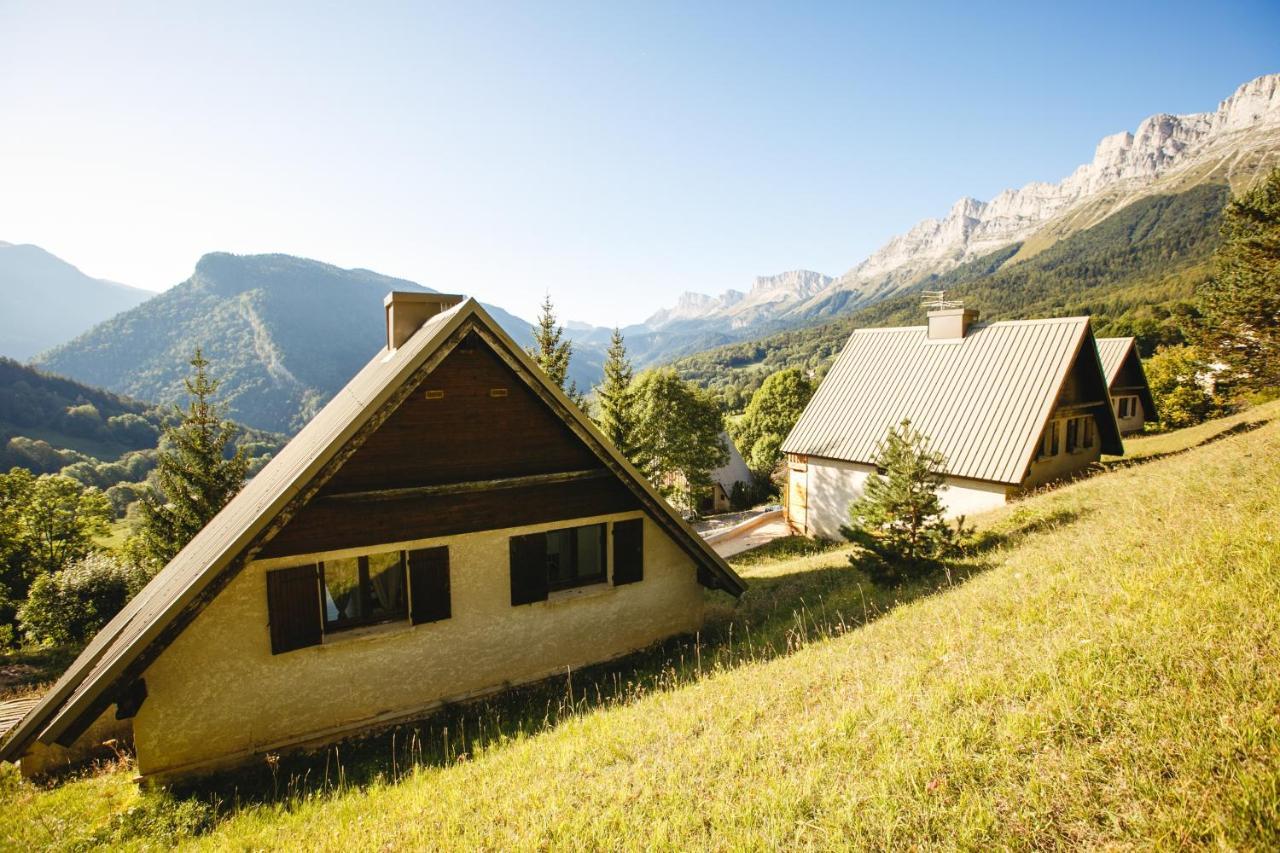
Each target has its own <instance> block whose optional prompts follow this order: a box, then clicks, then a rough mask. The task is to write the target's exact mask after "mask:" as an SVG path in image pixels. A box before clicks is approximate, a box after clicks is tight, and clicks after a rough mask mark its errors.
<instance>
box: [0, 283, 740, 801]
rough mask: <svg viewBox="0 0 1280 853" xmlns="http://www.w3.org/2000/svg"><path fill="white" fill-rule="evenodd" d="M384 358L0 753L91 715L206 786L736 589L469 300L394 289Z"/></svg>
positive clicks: (537, 670) (571, 661)
mask: <svg viewBox="0 0 1280 853" xmlns="http://www.w3.org/2000/svg"><path fill="white" fill-rule="evenodd" d="M386 329H387V338H386V346H385V347H384V348H383V349H382V350H381V351H380V352H378V353H377V355H375V356H374V357H373V360H372V361H370V362H369V363H368V365H366V366H365V367H364V369H363V370H361V371H360V372H359V373H358V374H357V375H356V376H355V378H353V379H352V380H351V382H350V383H349V384H348V385H347V386H346V387H345V388H343V389H342V390H341V391H339V392H338V394H337V395H336V396H335V397H334V398H333V400H331V401H330V402H329V404H328V405H327V406H326V407H325V408H324V409H323V410H322V411H321V412H320V413H319V414H318V415H316V417H315V418H314V419H313V420H312V421H311V422H310V423H309V424H308V425H307V426H306V427H305V428H304V429H303V430H302V431H301V432H300V433H298V435H297V437H295V438H294V439H293V440H292V441H291V442H289V444H288V445H287V446H286V447H285V448H284V449H283V450H282V451H281V452H280V453H279V454H278V455H277V456H276V457H275V458H274V459H273V460H272V461H271V462H270V464H268V465H267V466H266V468H264V469H263V470H262V471H261V472H260V473H259V474H258V475H257V476H256V477H254V478H253V479H252V480H251V481H250V482H249V483H248V484H247V485H246V486H245V488H244V489H243V490H242V491H241V492H240V494H238V495H237V496H236V497H235V498H234V499H233V500H232V501H231V502H230V503H229V504H228V505H227V506H226V508H224V509H223V510H222V512H220V513H219V514H218V515H217V517H215V518H214V519H213V520H212V521H211V522H210V523H209V524H208V525H207V526H206V527H205V528H204V530H202V531H201V532H200V533H199V534H198V535H197V536H196V537H195V538H194V539H192V540H191V542H190V543H189V544H188V545H187V546H186V547H185V548H184V549H183V550H182V551H181V552H180V553H179V554H178V555H177V556H176V557H175V558H174V559H173V561H172V562H170V563H169V565H168V566H166V567H165V568H164V569H163V570H162V571H161V572H160V573H159V574H158V575H157V576H156V577H155V579H154V580H152V581H151V583H150V584H148V586H147V587H146V588H145V589H143V590H142V592H141V593H139V595H138V596H137V597H135V598H134V600H133V601H131V602H130V603H129V604H128V605H127V606H126V607H125V609H124V610H123V611H122V612H121V613H120V614H119V615H118V616H116V618H115V619H113V620H112V621H111V622H110V623H109V624H108V625H107V626H106V627H105V628H104V629H103V630H102V631H101V632H100V633H99V634H98V635H97V636H96V637H95V638H94V639H93V640H92V641H91V642H90V643H89V645H88V647H87V648H86V649H85V651H84V652H83V653H82V654H81V655H80V657H79V658H77V660H76V661H75V662H74V663H73V664H72V665H71V667H70V669H68V670H67V672H66V673H65V674H64V675H63V676H62V678H61V679H59V681H58V682H57V684H55V686H54V687H53V688H52V690H50V692H49V693H48V694H47V695H46V696H45V697H44V698H43V699H42V700H41V701H40V702H39V703H38V704H37V705H36V706H35V707H34V708H30V709H29V710H27V711H26V712H25V714H24V715H23V717H22V719H21V720H20V721H19V722H18V723H17V725H16V726H14V727H13V728H12V730H10V731H9V732H8V734H7V736H6V737H5V738H4V740H3V742H2V743H0V759H4V760H14V759H18V758H22V759H23V765H24V770H26V771H27V772H34V771H39V770H42V769H45V768H47V767H49V766H50V765H51V764H53V763H56V762H57V761H61V760H65V758H66V755H67V754H66V753H65V752H60V751H59V750H65V749H74V748H75V747H76V746H77V739H78V738H81V736H82V735H83V734H84V733H86V732H87V731H91V730H93V729H94V727H95V724H97V723H99V722H100V721H101V720H103V719H107V720H110V719H114V718H121V719H129V720H131V721H132V729H133V738H134V742H135V745H136V750H137V769H138V772H139V773H140V774H141V775H142V776H144V777H152V778H159V779H166V778H172V777H177V776H185V775H191V774H199V773H203V772H206V771H209V770H213V769H216V768H219V767H223V766H227V765H233V764H236V763H240V762H243V761H245V760H247V759H249V758H251V757H253V756H255V755H259V754H261V753H264V752H268V751H276V750H280V749H284V748H288V747H291V746H295V745H298V744H303V743H306V744H317V743H323V742H326V741H332V740H335V739H339V738H341V737H343V736H345V735H347V734H350V733H353V732H358V731H362V730H366V729H369V728H372V727H376V726H380V725H384V724H388V723H393V722H396V721H399V720H405V719H410V718H413V717H415V716H418V715H421V714H422V713H423V712H424V711H426V710H427V709H430V708H432V707H433V706H436V705H439V704H440V703H442V702H447V701H456V700H462V699H467V698H469V697H474V696H478V695H481V694H484V693H487V692H491V691H494V690H498V689H501V688H503V687H505V686H507V685H511V684H517V683H521V682H528V681H533V680H536V679H540V678H544V677H547V676H549V675H551V674H553V673H557V672H563V671H564V670H565V668H566V667H580V666H583V665H586V664H590V663H595V662H598V661H602V660H605V659H608V658H612V657H616V656H619V655H623V654H626V653H628V652H631V651H633V650H635V649H638V648H641V647H643V646H646V645H648V644H650V643H653V642H655V641H657V640H660V639H663V638H665V637H668V636H671V635H674V634H679V633H684V632H691V631H694V630H695V629H697V628H698V626H699V625H700V624H701V621H702V613H703V594H702V590H703V588H704V587H709V588H713V589H722V590H726V591H728V592H730V593H732V594H735V595H736V594H740V593H741V592H742V590H743V588H744V584H743V582H742V580H741V579H740V578H739V577H738V576H737V575H736V574H734V572H733V571H732V570H731V569H730V568H729V567H728V566H727V565H726V564H725V562H724V561H723V560H722V559H721V558H720V557H719V556H717V555H716V553H715V552H714V551H713V550H712V549H711V548H710V547H709V546H708V545H706V543H704V542H703V541H702V539H701V538H700V537H698V536H697V535H696V534H695V533H694V532H693V531H692V529H691V528H689V526H688V525H687V524H685V522H684V521H683V520H682V519H681V518H680V516H679V515H678V514H677V513H675V512H674V511H673V510H672V509H671V507H670V506H668V505H667V503H666V502H665V501H664V500H663V499H662V498H661V497H660V496H659V495H658V494H657V492H655V491H654V490H653V488H652V487H651V486H650V485H649V484H648V483H647V482H646V480H645V479H644V477H642V476H641V475H640V474H639V472H637V471H636V469H635V468H633V467H632V466H631V464H630V463H628V462H627V461H626V460H625V459H624V458H623V457H622V456H621V455H620V454H619V453H618V451H617V450H616V449H615V448H614V447H612V446H611V445H610V444H609V442H608V440H607V439H605V438H604V437H603V436H602V435H601V434H600V432H599V431H597V430H596V428H595V427H594V426H593V425H592V424H591V423H590V421H589V420H588V419H587V418H586V417H584V416H583V414H582V412H581V411H580V410H579V409H578V408H577V406H575V405H574V404H573V403H572V402H571V401H570V400H569V399H568V398H567V397H566V396H565V394H564V393H563V392H562V391H561V390H560V389H559V388H557V387H555V385H554V384H553V383H551V382H550V381H549V380H548V379H547V377H546V376H545V374H543V373H542V371H541V370H539V369H538V368H537V366H535V365H534V363H533V362H532V360H530V358H529V357H528V356H527V355H526V354H525V353H524V351H523V350H522V349H521V348H520V347H519V346H517V345H516V344H515V343H514V342H513V341H512V340H511V338H510V337H508V336H507V334H506V333H505V332H503V331H502V329H501V328H500V327H499V326H498V324H497V323H496V322H495V321H494V320H493V319H492V318H491V317H490V316H489V315H488V313H486V312H485V310H484V309H483V308H481V307H480V305H479V304H478V303H477V302H475V300H472V299H466V300H462V298H461V297H454V296H444V295H441V294H430V293H393V294H390V295H389V296H388V297H387V300H386Z"/></svg>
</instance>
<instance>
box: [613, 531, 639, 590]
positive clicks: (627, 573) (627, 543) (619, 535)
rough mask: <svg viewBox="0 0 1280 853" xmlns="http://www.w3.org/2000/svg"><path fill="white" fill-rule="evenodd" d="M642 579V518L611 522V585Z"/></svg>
mask: <svg viewBox="0 0 1280 853" xmlns="http://www.w3.org/2000/svg"><path fill="white" fill-rule="evenodd" d="M641 580H644V519H643V518H633V519H631V520H629V521H615V522H614V523H613V585H614V586H620V585H622V584H624V583H635V582H636V581H641Z"/></svg>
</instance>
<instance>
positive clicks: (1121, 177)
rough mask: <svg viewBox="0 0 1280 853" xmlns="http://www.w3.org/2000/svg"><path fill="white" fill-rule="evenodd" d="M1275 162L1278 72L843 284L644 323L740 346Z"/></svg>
mask: <svg viewBox="0 0 1280 853" xmlns="http://www.w3.org/2000/svg"><path fill="white" fill-rule="evenodd" d="M1277 165H1280V74H1271V75H1267V76H1263V77H1259V78H1257V79H1255V80H1251V81H1250V82H1248V83H1245V84H1244V85H1242V86H1240V87H1239V88H1238V89H1237V90H1236V91H1235V93H1234V94H1232V95H1231V96H1230V97H1229V98H1227V99H1226V100H1224V101H1222V102H1221V103H1220V104H1219V106H1218V108H1217V110H1215V111H1213V112H1206V113H1192V114H1189V115H1170V114H1167V113H1160V114H1157V115H1153V116H1150V117H1149V118H1147V119H1146V120H1144V121H1143V122H1141V123H1140V124H1139V125H1138V127H1137V129H1136V130H1135V131H1133V132H1128V131H1124V132H1121V133H1117V134H1114V135H1111V136H1108V137H1105V138H1104V139H1102V141H1100V142H1099V143H1098V145H1097V148H1096V151H1095V153H1094V157H1093V160H1092V161H1091V162H1089V163H1086V164H1084V165H1081V166H1080V167H1078V168H1077V169H1076V170H1075V171H1074V172H1072V173H1071V174H1070V175H1069V176H1067V177H1066V178H1064V179H1063V180H1061V181H1059V182H1058V183H1055V184H1051V183H1031V184H1027V185H1026V186H1024V187H1022V188H1020V189H1010V190H1005V191H1004V192H1002V193H1000V194H999V195H997V196H996V197H995V198H993V199H991V200H990V201H985V202H984V201H979V200H978V199H974V198H962V199H960V200H959V201H957V202H956V203H955V204H954V205H952V207H951V210H950V211H949V212H948V213H947V215H946V216H944V217H943V218H941V219H925V220H923V221H921V222H919V223H917V224H916V225H915V226H914V227H912V228H911V229H910V230H908V231H907V232H906V233H904V234H899V235H898V236H895V237H893V238H892V239H890V240H889V241H888V242H887V243H885V244H884V245H883V246H881V247H880V248H879V249H877V250H876V251H875V252H873V253H872V254H871V255H870V256H869V257H867V258H865V259H864V260H862V261H860V262H859V263H857V264H856V265H854V266H853V267H852V268H851V269H849V270H848V271H846V272H845V273H844V274H843V275H840V276H837V277H829V276H823V275H821V274H819V273H814V272H809V271H806V270H799V271H795V272H790V273H783V274H782V275H780V276H772V277H767V278H758V279H756V284H755V286H754V287H752V288H751V290H750V291H749V292H747V293H746V294H743V293H741V292H739V291H736V290H729V291H726V292H725V293H723V294H721V295H720V296H719V297H712V296H706V295H704V294H698V293H686V294H684V295H683V296H682V297H681V298H680V300H679V301H678V302H677V304H676V306H675V307H673V308H669V309H663V310H661V311H658V312H656V313H655V314H653V315H652V316H651V317H650V318H649V319H648V320H647V321H646V322H645V324H644V325H645V326H646V327H647V328H648V329H649V330H651V331H653V330H661V329H666V328H678V329H680V330H681V331H682V332H684V333H686V334H689V333H695V332H702V333H704V334H705V333H706V332H707V331H711V330H714V331H717V332H721V333H724V334H727V335H729V336H731V337H734V338H738V339H746V338H749V337H752V336H758V335H759V334H760V333H762V332H767V331H773V330H776V329H778V328H779V327H788V326H792V327H793V326H800V325H805V324H807V323H812V322H814V321H816V320H820V319H822V318H825V317H831V316H835V315H837V314H841V313H844V312H847V311H850V310H853V309H856V308H860V307H863V306H866V305H870V304H872V303H875V302H877V301H879V300H882V299H885V298H887V297H889V296H892V295H893V294H895V293H898V292H901V291H903V290H904V289H909V288H911V287H913V286H914V285H918V284H920V283H921V282H924V281H927V280H928V279H929V278H930V277H931V276H938V275H941V274H943V273H946V272H948V271H950V270H952V269H955V268H956V267H958V266H960V265H961V264H963V263H966V262H968V261H971V260H974V259H975V258H979V257H982V256H985V255H988V254H990V253H991V252H994V251H996V250H998V249H1002V248H1005V247H1008V246H1011V245H1013V244H1015V243H1016V244H1019V249H1018V251H1017V253H1016V254H1013V255H1011V256H1010V257H1009V258H1008V259H1007V260H1006V262H1007V263H1010V264H1016V263H1019V262H1021V261H1023V260H1025V259H1027V258H1029V257H1032V256H1034V255H1035V254H1037V253H1039V252H1042V251H1044V250H1045V249H1046V248H1048V247H1049V246H1051V245H1053V244H1054V243H1056V242H1057V241H1059V240H1062V239H1064V238H1066V237H1069V236H1071V235H1072V234H1075V233H1079V232H1080V231H1082V230H1084V229H1086V228H1088V227H1090V226H1092V225H1096V224H1097V223H1099V222H1101V221H1102V220H1104V219H1106V218H1107V217H1108V216H1110V215H1112V214H1114V213H1116V212H1117V211H1119V210H1121V209H1123V208H1124V207H1126V206H1128V205H1130V204H1133V203H1134V202H1136V201H1138V200H1140V199H1143V198H1147V197H1150V196H1153V195H1162V194H1173V193H1178V192H1181V191H1184V190H1187V189H1189V188H1191V187H1193V186H1196V185H1198V184H1205V183H1214V184H1229V185H1231V186H1233V187H1235V188H1240V187H1242V186H1244V185H1246V184H1247V183H1248V182H1249V181H1251V180H1252V179H1253V178H1254V177H1255V176H1256V175H1258V174H1259V173H1261V172H1263V171H1266V170H1268V169H1270V168H1272V167H1274V166H1277Z"/></svg>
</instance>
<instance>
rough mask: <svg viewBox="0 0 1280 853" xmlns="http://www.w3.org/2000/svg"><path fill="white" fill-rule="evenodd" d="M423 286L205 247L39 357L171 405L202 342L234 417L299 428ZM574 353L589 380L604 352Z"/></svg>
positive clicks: (94, 381) (521, 329) (47, 364)
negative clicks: (393, 308)
mask: <svg viewBox="0 0 1280 853" xmlns="http://www.w3.org/2000/svg"><path fill="white" fill-rule="evenodd" d="M428 289H429V288H424V287H422V286H421V285H418V284H415V283H414V282H411V281H406V280H404V279H398V278H392V277H390V276H385V275H381V274H379V273H375V272H371V271H369V270H363V269H351V270H344V269H340V268H338V267H335V266H331V265H329V264H324V263H321V262H319V261H313V260H308V259H306V258H295V257H291V256H289V255H248V256H239V255H230V254H226V253H215V254H209V255H205V256H204V257H203V258H201V259H200V261H199V262H198V263H197V264H196V269H195V272H194V274H193V275H192V276H191V278H189V279H187V280H186V281H184V282H182V283H181V284H179V285H176V286H175V287H173V288H171V289H169V290H166V291H165V292H164V293H161V294H159V295H158V296H156V297H155V298H153V299H151V300H149V301H147V302H146V303H144V304H142V305H139V306H138V307H137V308H134V309H133V310H131V311H127V312H125V313H123V314H120V315H118V316H116V317H113V318H111V319H110V320H108V321H107V322H105V323H102V324H100V325H98V326H95V327H94V328H92V329H90V330H89V331H88V332H85V333H84V334H83V335H81V336H80V337H78V338H76V339H75V340H73V341H70V342H69V343H67V344H64V345H63V346H60V347H58V348H56V349H54V350H52V351H50V352H47V353H45V354H43V355H42V356H41V357H40V358H39V359H38V364H39V365H40V366H41V367H43V368H45V369H48V370H51V371H54V372H56V373H59V374H62V375H64V376H70V377H72V378H74V379H77V380H80V381H82V382H87V383H89V384H91V385H96V386H99V387H102V388H107V389H109V390H111V391H115V392H117V393H121V394H127V395H129V396H132V397H138V398H141V399H145V400H154V401H156V402H163V403H173V402H179V401H181V400H183V399H184V395H185V386H184V384H183V382H184V379H185V378H186V375H187V362H188V360H189V359H190V358H191V353H192V351H193V350H194V348H195V347H196V346H197V345H198V346H200V347H202V349H203V351H204V354H205V357H206V358H208V359H209V364H210V371H211V372H212V373H213V374H214V375H216V376H218V377H220V378H221V379H222V381H223V386H222V387H223V392H224V394H225V400H226V402H227V404H228V406H229V409H228V414H229V415H230V417H232V418H233V419H234V420H236V421H238V422H241V423H245V424H248V425H250V426H254V427H258V428H260V429H267V430H273V431H279V432H286V433H292V432H296V431H297V430H298V429H299V428H301V426H302V425H303V424H305V423H306V422H307V421H308V420H310V418H311V417H312V416H313V415H314V414H315V413H316V412H318V411H319V410H320V408H321V407H322V406H323V405H324V404H325V403H326V402H328V400H329V398H330V397H332V396H333V395H334V394H335V393H336V392H337V391H338V390H339V389H340V388H342V386H343V385H345V384H346V383H347V381H348V380H350V379H351V377H352V376H354V375H355V373H356V371H358V370H359V369H360V368H361V367H363V366H364V364H365V363H366V362H367V361H368V360H369V359H370V358H372V357H373V355H374V354H375V353H377V352H378V349H379V348H380V347H381V346H382V345H383V342H384V341H385V339H386V333H385V327H384V322H385V321H384V318H383V311H382V299H383V297H384V296H386V294H387V293H388V292H389V291H391V290H428ZM486 307H487V308H489V310H490V312H491V313H493V314H494V316H495V318H496V319H497V320H498V322H499V323H500V324H501V325H502V326H503V328H505V329H506V330H507V332H508V333H510V334H511V335H512V336H513V337H514V338H515V339H516V340H517V341H518V342H519V343H521V344H529V343H532V340H533V338H532V334H531V330H530V324H529V323H528V322H526V321H524V320H521V319H519V318H517V317H515V316H514V315H512V314H509V313H508V312H506V311H503V310H502V309H500V308H494V307H491V306H486ZM584 349H586V348H584ZM576 355H577V356H578V357H577V358H576V359H575V361H574V364H573V365H571V370H577V371H580V373H579V374H578V375H581V376H583V377H584V380H585V381H584V384H586V383H587V382H589V381H590V380H591V378H592V377H594V376H597V375H598V373H599V364H600V361H601V359H600V358H599V356H598V354H595V353H593V352H592V351H591V350H589V349H588V350H587V352H585V353H584V352H583V351H582V349H580V350H579V351H578V352H577V353H576ZM572 376H573V374H572V373H571V378H572Z"/></svg>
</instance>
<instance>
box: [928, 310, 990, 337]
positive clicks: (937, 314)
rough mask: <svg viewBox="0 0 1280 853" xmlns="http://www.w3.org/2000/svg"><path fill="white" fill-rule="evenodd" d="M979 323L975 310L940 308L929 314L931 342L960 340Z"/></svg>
mask: <svg viewBox="0 0 1280 853" xmlns="http://www.w3.org/2000/svg"><path fill="white" fill-rule="evenodd" d="M976 322H978V311H977V309H975V308H940V309H937V310H935V311H930V312H929V340H931V341H945V340H959V339H960V338H963V337H964V336H965V335H967V334H968V333H969V327H970V326H972V325H973V324H974V323H976Z"/></svg>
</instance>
